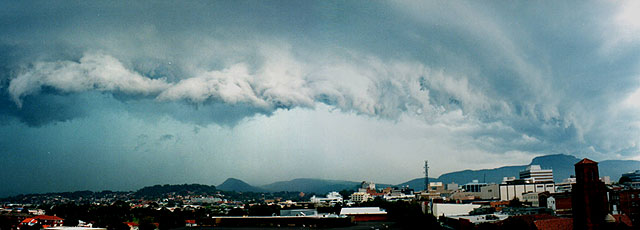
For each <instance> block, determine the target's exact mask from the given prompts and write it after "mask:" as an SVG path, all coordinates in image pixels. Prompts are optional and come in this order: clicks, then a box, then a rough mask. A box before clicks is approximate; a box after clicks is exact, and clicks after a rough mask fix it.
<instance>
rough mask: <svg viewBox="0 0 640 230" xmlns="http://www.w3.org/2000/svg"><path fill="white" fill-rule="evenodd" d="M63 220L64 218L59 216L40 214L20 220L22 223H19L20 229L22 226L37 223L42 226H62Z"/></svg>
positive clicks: (26, 226)
mask: <svg viewBox="0 0 640 230" xmlns="http://www.w3.org/2000/svg"><path fill="white" fill-rule="evenodd" d="M63 221H64V219H62V218H60V217H57V216H47V215H39V216H34V217H30V218H26V219H24V220H23V221H22V222H20V225H18V229H20V228H21V227H25V228H28V227H32V226H36V225H40V226H42V228H48V227H60V226H62V223H63Z"/></svg>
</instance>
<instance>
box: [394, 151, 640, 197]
mask: <svg viewBox="0 0 640 230" xmlns="http://www.w3.org/2000/svg"><path fill="white" fill-rule="evenodd" d="M580 160H581V159H579V158H577V157H574V156H570V155H565V154H553V155H546V156H540V157H536V158H533V160H532V161H531V163H530V164H529V165H540V166H541V167H542V168H543V169H553V179H554V180H555V181H556V182H562V181H563V180H564V179H566V178H569V176H571V175H574V174H575V169H574V164H575V163H578V161H580ZM527 166H528V165H516V166H505V167H500V168H494V169H480V170H463V171H457V172H450V173H445V174H442V175H441V176H440V177H438V178H435V179H432V180H431V181H434V182H435V181H440V182H443V183H451V182H455V183H458V184H465V183H468V182H471V181H472V180H478V181H480V182H486V183H500V182H502V179H503V177H512V176H513V177H516V178H517V177H518V175H519V172H520V171H521V170H524V169H526V167H527ZM598 167H599V172H600V177H604V176H609V177H611V180H612V181H618V180H619V179H620V176H621V175H622V173H626V172H631V171H634V170H638V169H640V161H634V160H605V161H601V162H599V164H598ZM406 184H408V185H409V187H410V188H413V189H416V190H422V189H424V178H416V179H413V180H410V181H407V182H405V183H402V184H399V185H406Z"/></svg>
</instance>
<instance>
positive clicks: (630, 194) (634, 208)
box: [614, 189, 640, 226]
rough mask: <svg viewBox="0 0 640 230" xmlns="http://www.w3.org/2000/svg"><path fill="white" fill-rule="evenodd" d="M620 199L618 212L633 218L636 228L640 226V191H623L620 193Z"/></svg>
mask: <svg viewBox="0 0 640 230" xmlns="http://www.w3.org/2000/svg"><path fill="white" fill-rule="evenodd" d="M618 199H619V201H618V202H619V205H618V207H617V208H618V211H619V212H620V213H621V214H625V215H627V216H628V217H629V218H631V222H632V223H633V225H634V226H638V225H640V190H637V189H627V190H622V191H620V192H618ZM614 208H615V207H614Z"/></svg>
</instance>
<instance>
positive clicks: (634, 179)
mask: <svg viewBox="0 0 640 230" xmlns="http://www.w3.org/2000/svg"><path fill="white" fill-rule="evenodd" d="M620 183H624V184H627V185H629V186H631V187H632V188H634V189H640V170H636V171H633V172H628V173H623V174H622V177H620Z"/></svg>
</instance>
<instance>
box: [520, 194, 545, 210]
mask: <svg viewBox="0 0 640 230" xmlns="http://www.w3.org/2000/svg"><path fill="white" fill-rule="evenodd" d="M540 193H542V192H528V193H523V194H522V201H523V202H527V203H530V204H531V207H540ZM546 205H547V204H544V205H543V206H542V207H546Z"/></svg>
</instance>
